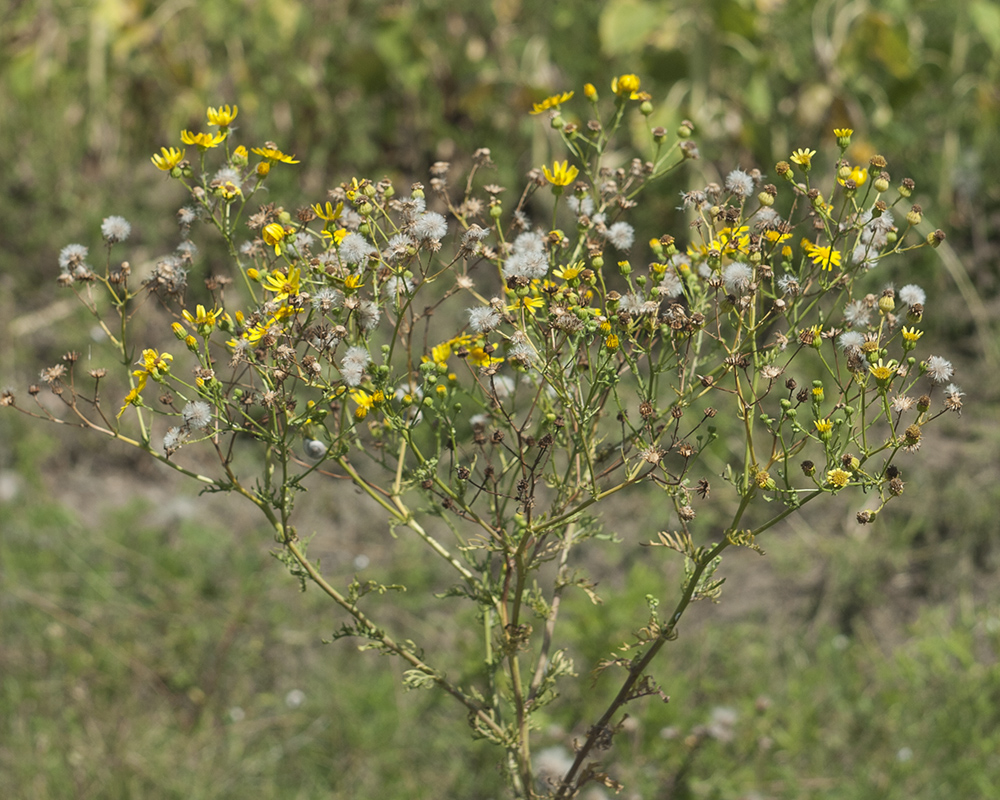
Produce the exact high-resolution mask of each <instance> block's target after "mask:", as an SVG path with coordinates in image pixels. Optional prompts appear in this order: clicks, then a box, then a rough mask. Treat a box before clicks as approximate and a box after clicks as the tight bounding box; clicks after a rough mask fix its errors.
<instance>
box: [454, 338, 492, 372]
mask: <svg viewBox="0 0 1000 800" xmlns="http://www.w3.org/2000/svg"><path fill="white" fill-rule="evenodd" d="M468 359H469V363H470V364H472V365H473V366H475V367H492V366H494V365H495V364H502V363H503V359H502V358H499V357H497V356H494V355H492V354H490V353H487V352H486V350H484V349H483V348H482V347H480V346H479V345H477V346H475V347H471V348H469V355H468ZM449 377H451V376H449Z"/></svg>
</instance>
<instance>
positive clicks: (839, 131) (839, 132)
mask: <svg viewBox="0 0 1000 800" xmlns="http://www.w3.org/2000/svg"><path fill="white" fill-rule="evenodd" d="M853 133H854V129H853V128H834V129H833V135H834V136H836V137H837V138H838V139H843V138H845V137H849V136H851V135H852V134H853Z"/></svg>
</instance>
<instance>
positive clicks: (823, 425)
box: [816, 419, 833, 433]
mask: <svg viewBox="0 0 1000 800" xmlns="http://www.w3.org/2000/svg"><path fill="white" fill-rule="evenodd" d="M816 430H818V431H819V432H820V433H829V432H830V431H832V430H833V423H832V422H831V421H830V420H828V419H818V420H816Z"/></svg>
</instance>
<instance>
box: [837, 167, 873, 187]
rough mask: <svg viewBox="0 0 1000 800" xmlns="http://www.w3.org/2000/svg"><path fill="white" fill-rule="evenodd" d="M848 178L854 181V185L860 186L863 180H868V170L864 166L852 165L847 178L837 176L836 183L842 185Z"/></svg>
mask: <svg viewBox="0 0 1000 800" xmlns="http://www.w3.org/2000/svg"><path fill="white" fill-rule="evenodd" d="M848 179H849V180H852V181H854V183H855V185H856V186H858V187H859V188H860V187H861V186H863V185H864V183H865V181H867V180H868V170H867V169H865V168H864V167H853V168H852V169H851V174H850V175H848V176H847V178H844V179H843V180H841V179H840V178H837V183H839V184H840V185H841V186H843V185H844V181H846V180H848Z"/></svg>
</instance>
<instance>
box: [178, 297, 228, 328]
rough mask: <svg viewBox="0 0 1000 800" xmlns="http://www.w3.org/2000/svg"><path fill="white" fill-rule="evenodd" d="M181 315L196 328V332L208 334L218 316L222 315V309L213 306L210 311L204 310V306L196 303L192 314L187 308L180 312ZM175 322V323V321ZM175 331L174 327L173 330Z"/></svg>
mask: <svg viewBox="0 0 1000 800" xmlns="http://www.w3.org/2000/svg"><path fill="white" fill-rule="evenodd" d="M181 316H183V317H184V319H186V320H187V321H188V322H189V323H190V324H191V325H194V327H195V328H197V330H198V333H200V334H201V335H202V336H208V334H210V333H211V332H212V329H213V328H214V327H215V323H216V322H217V321H218V319H219V317H220V316H222V311H221V310H220V309H218V308H213V309H212V310H211V311H206V310H205V306H203V305H201V303H199V304H198V306H197V308H195V313H194V314H192V313H191V312H190V311H188V310H187V309H184V311H182V312H181ZM175 324H176V323H175ZM174 332H175V333H176V329H175V330H174Z"/></svg>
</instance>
